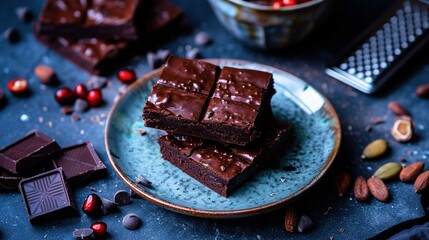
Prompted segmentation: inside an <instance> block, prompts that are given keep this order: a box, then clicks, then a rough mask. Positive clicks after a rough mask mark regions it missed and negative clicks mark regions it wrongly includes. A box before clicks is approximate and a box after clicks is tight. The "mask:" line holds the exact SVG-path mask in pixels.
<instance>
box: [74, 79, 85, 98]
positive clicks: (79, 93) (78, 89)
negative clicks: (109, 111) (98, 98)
mask: <svg viewBox="0 0 429 240" xmlns="http://www.w3.org/2000/svg"><path fill="white" fill-rule="evenodd" d="M74 94H76V97H78V98H82V99H86V96H87V95H88V89H86V86H85V85H83V84H82V83H80V84H76V86H74Z"/></svg>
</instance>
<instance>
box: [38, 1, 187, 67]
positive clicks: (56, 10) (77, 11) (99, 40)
mask: <svg viewBox="0 0 429 240" xmlns="http://www.w3.org/2000/svg"><path fill="white" fill-rule="evenodd" d="M181 15H182V11H181V9H180V8H178V7H177V6H175V5H173V4H172V3H171V2H170V1H169V0H79V1H77V0H47V1H46V4H45V6H44V8H43V11H42V13H41V14H40V17H39V19H38V21H37V22H36V25H35V36H36V38H37V39H38V40H39V41H40V42H42V43H44V44H45V45H47V46H48V47H50V48H52V49H53V50H55V51H56V52H58V53H59V54H61V55H63V56H64V57H65V58H68V59H69V60H71V61H72V62H74V63H75V64H77V65H79V66H80V67H82V68H83V69H85V70H87V71H88V72H90V73H92V74H103V73H106V71H108V70H109V69H110V67H112V66H114V65H115V64H117V63H118V60H121V59H124V58H126V57H128V56H130V55H131V54H133V53H135V51H133V52H131V51H129V50H130V49H131V48H135V47H136V46H137V43H139V42H142V40H145V41H146V42H150V41H151V40H152V41H154V38H155V37H156V36H157V35H159V34H160V33H161V32H162V31H163V30H164V29H166V28H167V27H169V26H170V25H171V24H173V23H176V22H178V20H179V19H180V17H181ZM140 45H141V44H140Z"/></svg>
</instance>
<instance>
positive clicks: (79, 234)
mask: <svg viewBox="0 0 429 240" xmlns="http://www.w3.org/2000/svg"><path fill="white" fill-rule="evenodd" d="M92 233H93V230H92V229H91V228H79V229H75V230H74V231H73V237H75V238H77V239H91V237H92Z"/></svg>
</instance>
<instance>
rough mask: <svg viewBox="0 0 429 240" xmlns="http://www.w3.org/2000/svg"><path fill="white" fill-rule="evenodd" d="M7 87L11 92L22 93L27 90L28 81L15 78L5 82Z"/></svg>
mask: <svg viewBox="0 0 429 240" xmlns="http://www.w3.org/2000/svg"><path fill="white" fill-rule="evenodd" d="M7 89H9V91H10V92H11V93H13V94H22V93H24V92H26V91H27V90H28V82H27V80H25V79H24V78H15V79H12V80H10V81H9V82H8V83H7Z"/></svg>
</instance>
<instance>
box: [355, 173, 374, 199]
mask: <svg viewBox="0 0 429 240" xmlns="http://www.w3.org/2000/svg"><path fill="white" fill-rule="evenodd" d="M353 194H354V195H355V198H356V199H357V200H358V201H359V202H365V201H366V200H368V199H369V197H370V195H369V189H368V184H367V183H366V180H365V178H364V177H362V176H359V177H357V178H356V180H355V185H354V188H353Z"/></svg>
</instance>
